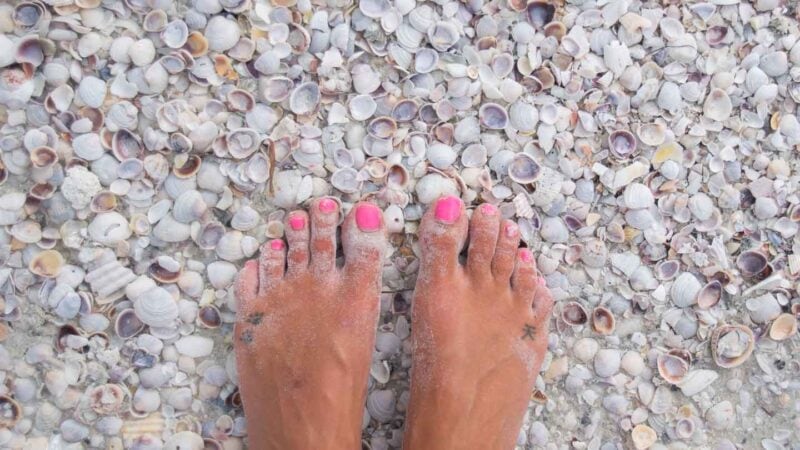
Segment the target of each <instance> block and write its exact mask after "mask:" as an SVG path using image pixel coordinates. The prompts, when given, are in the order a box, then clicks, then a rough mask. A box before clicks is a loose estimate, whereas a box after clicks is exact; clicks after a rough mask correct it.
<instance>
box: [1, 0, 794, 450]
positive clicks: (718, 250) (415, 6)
mask: <svg viewBox="0 0 800 450" xmlns="http://www.w3.org/2000/svg"><path fill="white" fill-rule="evenodd" d="M799 14H800V11H799V10H798V6H797V3H796V2H792V1H788V2H787V1H782V0H708V1H706V2H681V1H677V0H674V1H670V0H664V1H656V0H646V1H632V0H613V1H609V0H585V1H569V2H567V3H565V4H558V5H555V4H548V3H546V2H544V1H540V0H533V1H530V2H526V1H523V0H468V1H463V2H454V1H445V0H434V1H422V0H420V1H417V0H361V1H356V2H349V1H345V0H328V1H315V2H311V1H309V0H179V1H173V0H12V1H11V2H3V3H2V4H0V124H2V126H1V127H0V225H1V226H2V228H0V319H1V320H0V378H1V379H2V380H3V383H2V384H0V447H1V448H12V449H20V448H27V449H44V448H65V449H79V448H106V449H122V448H126V449H153V448H162V447H163V448H166V449H177V448H182V449H183V448H192V449H202V448H207V449H229V450H233V449H239V448H243V447H244V445H245V440H244V436H246V423H245V420H244V417H243V415H242V410H241V399H240V397H239V394H238V390H237V375H236V370H235V362H234V360H233V356H232V353H231V351H230V350H231V346H232V343H231V332H232V325H233V321H234V317H235V310H236V305H235V299H234V297H233V292H232V287H231V285H232V282H233V280H234V278H235V276H236V273H237V271H238V269H239V267H240V266H241V264H242V263H243V261H244V260H245V259H246V258H249V257H252V256H253V255H254V254H255V253H256V251H257V249H258V246H259V244H260V243H261V242H263V241H265V240H266V239H270V238H279V237H281V236H282V234H283V229H282V218H283V216H284V215H285V214H286V212H287V211H288V210H291V209H293V208H297V207H299V206H302V205H304V204H305V202H306V201H307V200H308V199H310V198H312V197H317V196H322V195H334V196H336V197H337V198H339V199H340V200H341V203H342V206H343V209H344V210H348V209H349V208H350V207H351V205H352V204H353V203H354V202H355V201H357V200H360V199H371V200H373V201H375V202H377V203H378V204H380V205H381V207H382V208H384V209H385V218H386V221H387V224H388V228H389V230H390V232H391V242H392V247H391V249H390V251H389V252H388V254H387V259H386V264H385V267H384V287H383V290H384V294H383V295H382V299H381V320H380V325H379V330H378V337H377V342H376V349H375V353H374V360H373V364H372V367H371V371H370V373H371V378H370V381H369V389H370V390H369V395H368V400H367V405H366V408H365V413H364V422H363V432H364V445H365V448H371V449H373V450H382V449H388V448H400V446H401V441H402V417H403V413H404V411H405V407H406V404H407V402H408V369H409V365H410V356H409V351H410V342H409V341H408V336H409V334H410V323H409V314H408V313H409V308H410V299H411V289H412V288H413V286H414V278H415V274H416V270H417V267H418V264H417V257H416V255H417V254H418V251H419V248H418V244H417V238H416V233H415V232H416V229H417V225H418V223H419V218H420V216H421V214H422V212H423V211H424V208H425V206H426V204H428V203H430V202H432V201H433V200H435V199H436V198H437V197H438V196H440V195H442V194H448V193H449V194H458V195H460V196H461V197H462V198H463V199H464V200H465V201H466V202H467V204H468V205H469V207H470V208H472V207H474V206H475V205H477V204H479V203H481V202H489V203H493V204H495V205H497V206H499V208H500V210H501V212H502V214H503V215H504V216H505V217H508V218H511V219H513V220H516V221H517V222H518V223H519V226H520V229H521V231H522V234H523V238H524V240H525V242H526V243H527V245H528V246H529V247H531V248H533V249H535V250H536V252H537V254H538V255H539V257H538V265H539V269H540V270H541V272H542V273H543V274H544V275H545V277H546V279H547V283H548V285H549V286H550V288H551V289H552V290H553V292H554V294H555V295H556V296H557V299H558V300H559V304H558V305H557V307H556V311H555V313H554V326H553V327H552V332H551V334H550V342H549V352H548V353H547V356H546V358H545V363H544V366H543V369H542V374H541V376H540V377H539V378H538V380H537V388H536V390H535V391H534V392H533V393H532V394H531V402H530V409H529V412H528V414H527V416H526V421H525V425H524V427H523V429H522V430H521V431H520V435H519V442H518V444H519V447H520V448H525V449H528V448H548V449H556V448H567V447H569V448H585V449H603V450H610V449H620V448H635V449H647V448H652V449H666V448H670V449H682V448H711V449H719V450H729V449H736V448H739V449H755V448H764V449H767V450H774V449H784V448H794V449H797V448H798V442H800V418H798V415H797V414H798V411H800V395H799V394H798V391H800V378H798V376H797V374H798V372H800V351H798V350H800V338H798V337H797V321H798V317H800V299H799V298H798V295H799V292H798V291H799V290H800V284H799V283H798V279H800V238H798V227H799V226H800V186H798V185H800V175H799V174H798V170H800V153H799V152H798V151H799V150H800V122H798V118H797V111H798V103H800V28H799V27H798V15H799Z"/></svg>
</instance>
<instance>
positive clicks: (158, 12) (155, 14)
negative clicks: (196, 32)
mask: <svg viewBox="0 0 800 450" xmlns="http://www.w3.org/2000/svg"><path fill="white" fill-rule="evenodd" d="M167 20H169V19H168V17H167V13H165V12H164V10H163V9H153V10H151V11H150V12H148V13H147V14H145V16H144V20H143V21H142V28H143V29H144V31H147V32H151V33H158V32H160V31H162V30H164V28H166V27H167ZM184 25H185V24H184ZM187 33H188V31H187Z"/></svg>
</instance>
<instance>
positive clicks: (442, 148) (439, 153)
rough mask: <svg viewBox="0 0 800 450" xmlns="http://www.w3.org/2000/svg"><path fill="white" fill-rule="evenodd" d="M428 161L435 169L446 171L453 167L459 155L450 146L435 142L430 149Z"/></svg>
mask: <svg viewBox="0 0 800 450" xmlns="http://www.w3.org/2000/svg"><path fill="white" fill-rule="evenodd" d="M426 155H427V159H428V161H429V162H430V163H431V165H432V166H433V167H436V168H437V169H440V170H444V169H447V168H448V167H450V166H452V165H453V163H454V162H455V160H456V157H457V154H456V152H455V150H453V148H452V147H451V146H449V145H446V144H442V143H440V142H435V143H433V144H431V146H430V147H428V152H427V154H426Z"/></svg>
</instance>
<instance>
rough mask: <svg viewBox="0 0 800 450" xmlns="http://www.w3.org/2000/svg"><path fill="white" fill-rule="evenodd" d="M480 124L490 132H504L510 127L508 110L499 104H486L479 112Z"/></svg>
mask: <svg viewBox="0 0 800 450" xmlns="http://www.w3.org/2000/svg"><path fill="white" fill-rule="evenodd" d="M478 117H479V118H480V123H481V125H483V126H484V127H486V128H488V129H490V130H502V129H504V128H505V127H506V125H508V113H507V112H506V109H505V108H503V107H502V106H500V105H498V104H497V103H484V104H483V105H481V108H480V109H479V110H478Z"/></svg>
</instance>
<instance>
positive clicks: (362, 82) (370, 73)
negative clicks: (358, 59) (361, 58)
mask: <svg viewBox="0 0 800 450" xmlns="http://www.w3.org/2000/svg"><path fill="white" fill-rule="evenodd" d="M351 76H352V77H353V89H354V90H355V91H356V92H357V93H359V94H370V93H372V92H374V91H375V90H376V89H378V87H379V86H380V85H381V79H380V76H379V74H378V73H377V72H375V71H374V70H372V67H371V66H369V65H368V64H357V65H355V66H353V68H352V70H351Z"/></svg>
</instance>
